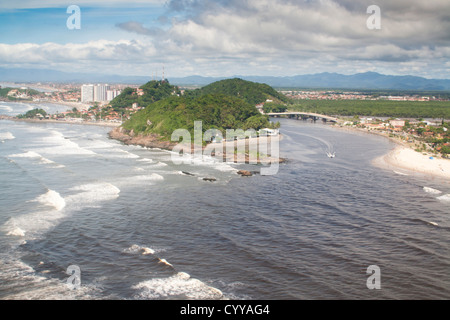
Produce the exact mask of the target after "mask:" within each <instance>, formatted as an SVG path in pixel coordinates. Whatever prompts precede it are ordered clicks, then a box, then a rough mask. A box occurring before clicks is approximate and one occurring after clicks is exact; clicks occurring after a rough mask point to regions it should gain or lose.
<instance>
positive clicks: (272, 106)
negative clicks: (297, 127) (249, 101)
mask: <svg viewBox="0 0 450 320" xmlns="http://www.w3.org/2000/svg"><path fill="white" fill-rule="evenodd" d="M287 109H288V107H287V105H284V104H279V103H275V102H269V103H265V104H264V107H263V111H264V113H272V112H274V113H280V112H286V111H287Z"/></svg>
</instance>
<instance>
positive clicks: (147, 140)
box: [108, 127, 287, 164]
mask: <svg viewBox="0 0 450 320" xmlns="http://www.w3.org/2000/svg"><path fill="white" fill-rule="evenodd" d="M108 136H109V138H111V139H114V140H118V141H120V142H122V143H124V144H126V145H138V146H141V147H145V148H159V149H164V150H168V151H172V150H173V148H174V147H175V146H179V145H180V144H179V143H178V142H171V141H167V140H161V137H160V136H158V135H147V136H144V135H142V134H138V135H134V134H133V132H130V133H129V132H127V130H125V129H123V128H121V127H117V128H115V129H113V130H111V131H110V132H109V133H108ZM277 138H278V139H279V141H280V140H281V139H282V137H281V136H278V137H277ZM259 139H261V138H249V139H245V140H238V141H228V142H223V143H210V144H208V145H206V146H202V148H201V149H202V153H204V152H205V151H206V152H209V153H208V155H210V156H212V157H213V158H216V159H222V160H223V161H224V162H234V163H240V164H271V163H284V162H286V161H287V159H285V158H281V157H278V158H276V157H269V156H267V155H265V156H261V155H259V154H258V156H256V159H255V157H252V156H250V155H249V154H235V153H233V154H227V153H226V151H225V150H227V147H228V150H230V149H231V148H233V150H236V148H238V147H241V148H242V147H244V148H245V146H248V144H250V143H254V145H257V144H258V143H260V140H259ZM266 139H268V140H270V138H269V137H267V138H266ZM265 142H266V143H267V142H268V141H265ZM243 144H244V145H243ZM186 148H187V149H189V148H190V149H191V152H194V150H195V149H194V146H193V145H191V146H189V145H188V146H187V147H186ZM218 149H219V150H220V149H221V150H222V152H220V151H217V150H218ZM238 150H239V149H238ZM244 150H245V149H244Z"/></svg>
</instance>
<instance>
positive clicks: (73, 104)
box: [0, 99, 91, 110]
mask: <svg viewBox="0 0 450 320" xmlns="http://www.w3.org/2000/svg"><path fill="white" fill-rule="evenodd" d="M0 101H1V102H12V103H29V104H36V105H39V104H54V105H61V106H67V107H71V108H74V107H75V108H77V109H78V108H80V109H81V110H87V109H89V107H91V105H89V104H85V103H81V102H75V101H34V100H20V99H19V100H8V99H0Z"/></svg>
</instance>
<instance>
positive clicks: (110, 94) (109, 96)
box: [106, 90, 120, 101]
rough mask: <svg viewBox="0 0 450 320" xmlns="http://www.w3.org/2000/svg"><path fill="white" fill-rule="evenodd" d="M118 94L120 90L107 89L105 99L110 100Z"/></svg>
mask: <svg viewBox="0 0 450 320" xmlns="http://www.w3.org/2000/svg"><path fill="white" fill-rule="evenodd" d="M119 94H120V90H107V91H106V101H111V100H113V99H114V98H115V97H117V96H118V95H119Z"/></svg>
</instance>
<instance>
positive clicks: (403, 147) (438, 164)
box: [335, 126, 450, 179]
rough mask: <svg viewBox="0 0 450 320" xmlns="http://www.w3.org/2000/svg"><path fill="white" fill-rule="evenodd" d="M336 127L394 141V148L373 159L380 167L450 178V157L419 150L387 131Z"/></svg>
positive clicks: (396, 171)
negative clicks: (446, 157)
mask: <svg viewBox="0 0 450 320" xmlns="http://www.w3.org/2000/svg"><path fill="white" fill-rule="evenodd" d="M335 128H336V129H338V130H344V131H348V132H354V133H366V134H373V135H377V136H381V137H384V138H386V139H389V140H390V141H392V142H394V143H395V144H396V145H397V146H396V147H395V148H394V149H393V150H391V151H390V152H388V153H387V154H386V155H383V156H381V157H378V158H376V159H374V160H373V161H372V164H373V165H375V166H377V167H379V168H383V169H387V170H392V171H393V172H394V173H396V174H412V173H419V174H424V175H428V176H431V177H440V178H444V179H450V159H443V158H441V157H436V156H435V155H433V154H428V153H427V154H424V153H420V152H417V151H415V150H413V149H412V148H411V147H410V146H409V144H407V143H406V142H404V141H401V140H400V139H398V138H393V137H390V136H389V134H387V133H382V132H377V131H374V130H371V131H369V130H366V129H361V128H352V127H339V126H335Z"/></svg>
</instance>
